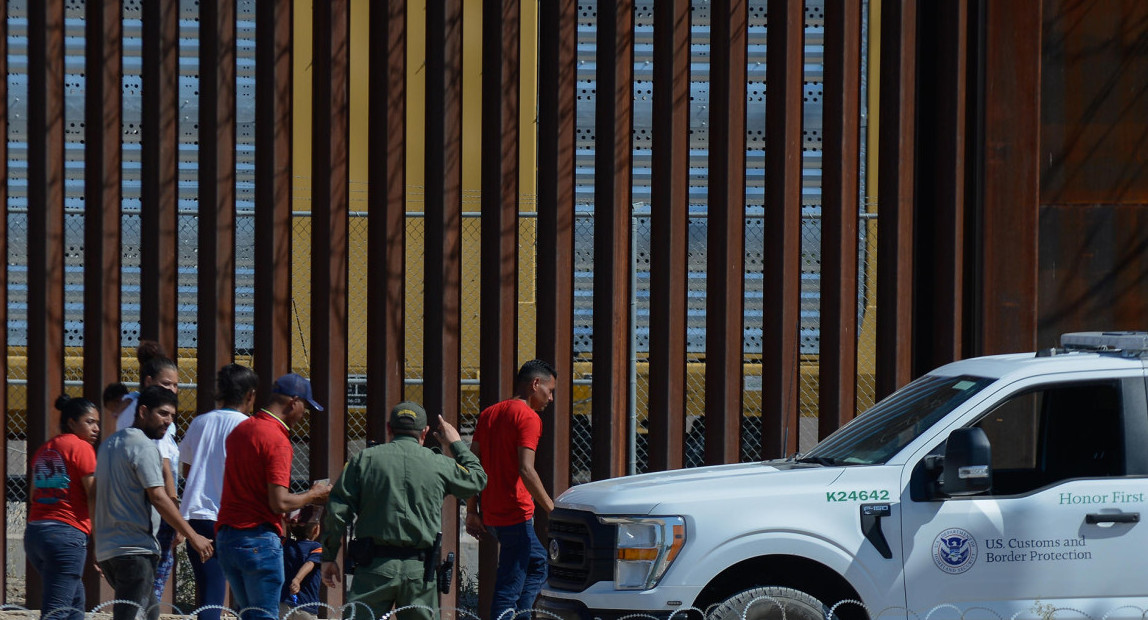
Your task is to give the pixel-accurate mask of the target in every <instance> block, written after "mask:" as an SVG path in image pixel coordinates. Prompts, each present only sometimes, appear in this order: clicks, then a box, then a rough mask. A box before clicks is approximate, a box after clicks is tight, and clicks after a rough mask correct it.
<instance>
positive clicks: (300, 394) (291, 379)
mask: <svg viewBox="0 0 1148 620" xmlns="http://www.w3.org/2000/svg"><path fill="white" fill-rule="evenodd" d="M271 392H272V393H274V394H282V395H284V396H294V397H296V398H302V399H303V400H305V401H307V402H309V403H311V408H313V409H314V410H315V411H322V410H323V406H322V405H320V404H319V403H317V402H315V398H314V396H312V395H311V382H310V381H308V380H306V379H304V378H303V377H300V376H299V375H297V374H295V373H293V372H292V373H288V374H285V375H283V376H282V377H279V378H278V379H276V380H275V385H273V386H271Z"/></svg>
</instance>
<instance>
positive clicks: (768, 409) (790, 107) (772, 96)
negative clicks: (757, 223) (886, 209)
mask: <svg viewBox="0 0 1148 620" xmlns="http://www.w3.org/2000/svg"><path fill="white" fill-rule="evenodd" d="M768 10H769V30H768V34H769V43H768V45H767V48H766V82H767V83H768V85H769V87H768V88H767V89H766V95H765V96H766V115H765V231H766V232H765V234H766V238H765V286H764V294H765V299H767V300H769V303H766V304H765V311H764V316H763V317H762V339H761V346H762V364H761V365H762V370H761V373H762V388H761V389H762V391H761V408H762V415H761V425H762V426H761V456H762V458H767V459H768V458H778V457H783V456H785V455H787V454H792V453H794V452H796V451H797V434H798V426H797V408H798V401H799V398H798V386H797V382H798V379H799V373H798V362H799V360H798V347H799V346H800V344H799V342H798V333H799V330H800V328H801V140H802V133H801V121H802V111H803V109H804V100H803V97H804V91H803V78H804V71H803V70H804V62H805V45H804V42H805V38H804V33H805V11H803V10H802V7H801V3H800V2H790V1H789V0H770V1H769V6H768Z"/></svg>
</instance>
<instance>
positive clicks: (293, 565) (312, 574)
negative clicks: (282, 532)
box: [279, 505, 323, 620]
mask: <svg viewBox="0 0 1148 620" xmlns="http://www.w3.org/2000/svg"><path fill="white" fill-rule="evenodd" d="M322 515H323V508H322V507H321V506H310V505H309V506H305V507H303V508H301V509H299V510H297V511H295V512H293V513H291V515H290V516H288V517H287V534H288V536H287V539H286V540H284V541H283V591H282V593H281V595H280V597H279V601H280V602H279V615H280V617H282V618H284V620H314V619H315V618H316V617H317V614H318V613H319V606H318V604H317V603H318V602H319V583H320V574H319V573H320V571H319V564H320V563H321V559H320V556H321V554H322V553H323V547H322V546H320V545H319V543H317V542H315V541H316V539H318V538H319V520H320V518H321V517H322ZM292 610H294V611H293V612H292ZM288 612H292V613H291V614H290V615H287V613H288Z"/></svg>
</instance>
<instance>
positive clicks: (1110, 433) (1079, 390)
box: [977, 381, 1124, 495]
mask: <svg viewBox="0 0 1148 620" xmlns="http://www.w3.org/2000/svg"><path fill="white" fill-rule="evenodd" d="M1121 411H1122V404H1121V398H1120V384H1119V383H1118V382H1111V381H1110V382H1101V383H1084V384H1072V385H1058V386H1053V387H1048V388H1043V389H1039V390H1033V391H1029V392H1024V393H1021V394H1018V395H1016V396H1013V397H1011V398H1009V399H1008V400H1006V401H1005V402H1004V403H1002V404H1000V405H999V406H997V407H996V408H994V409H993V410H992V411H990V412H989V413H988V415H986V416H985V417H984V418H982V419H981V420H980V421H979V422H977V426H979V427H980V428H982V429H983V430H984V431H985V434H986V435H987V436H988V438H989V442H990V443H991V444H992V449H993V489H992V493H993V494H994V495H1015V494H1018V493H1027V492H1029V491H1032V490H1033V489H1037V488H1040V487H1043V486H1048V485H1051V484H1055V483H1057V482H1059V481H1061V480H1066V479H1069V478H1093V477H1107V476H1120V475H1123V474H1124V451H1123V445H1124V440H1123V431H1122V425H1121Z"/></svg>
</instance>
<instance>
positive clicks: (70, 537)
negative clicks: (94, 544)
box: [24, 519, 88, 620]
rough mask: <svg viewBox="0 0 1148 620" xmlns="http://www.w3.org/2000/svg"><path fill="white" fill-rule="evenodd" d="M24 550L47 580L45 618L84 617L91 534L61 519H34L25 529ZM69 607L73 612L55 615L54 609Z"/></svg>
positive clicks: (43, 604)
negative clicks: (89, 537) (85, 564)
mask: <svg viewBox="0 0 1148 620" xmlns="http://www.w3.org/2000/svg"><path fill="white" fill-rule="evenodd" d="M24 553H25V554H26V555H27V557H28V561H29V562H31V564H32V567H33V568H35V569H36V572H37V573H40V578H41V579H42V580H43V590H44V592H43V597H42V598H41V599H40V613H41V615H42V617H45V618H52V619H53V620H83V618H84V611H85V607H84V583H83V577H84V561H85V560H86V559H87V557H88V535H87V534H85V533H83V532H81V531H80V530H78V529H76V528H74V527H72V526H71V525H68V524H67V523H62V522H60V521H53V520H51V519H44V520H41V521H32V522H30V523H28V529H27V530H25V532H24ZM66 608H71V609H72V611H69V612H64V611H60V612H59V613H56V614H52V611H54V610H57V609H60V610H63V609H66Z"/></svg>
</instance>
